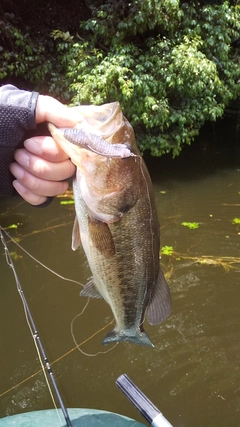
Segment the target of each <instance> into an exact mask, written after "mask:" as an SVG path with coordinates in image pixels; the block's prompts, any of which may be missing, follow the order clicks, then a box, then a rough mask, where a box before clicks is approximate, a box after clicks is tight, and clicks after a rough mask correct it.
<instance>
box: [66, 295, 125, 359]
mask: <svg viewBox="0 0 240 427" xmlns="http://www.w3.org/2000/svg"><path fill="white" fill-rule="evenodd" d="M88 304H89V298H88V300H87V302H86V304H85V306H84V307H83V309H82V311H81V313H78V314H77V315H76V316H75V317H74V318H73V320H72V322H71V334H72V339H73V341H74V344H75V345H76V347H75V348H77V349H78V351H80V353H82V354H83V355H84V356H91V357H95V356H98V355H99V354H106V353H108V352H109V351H112V350H113V349H114V348H115V347H116V346H117V345H118V344H119V343H118V342H117V343H116V344H115V345H114V346H113V347H111V348H109V349H108V350H105V351H98V352H97V353H95V354H91V353H86V352H85V351H83V350H82V349H81V348H80V346H81V345H83V344H84V343H85V342H87V341H89V340H90V339H91V338H93V337H95V335H97V334H99V332H101V331H103V330H104V329H106V327H107V326H109V325H111V323H113V320H112V321H111V322H109V323H108V324H107V325H105V326H104V327H103V328H102V329H99V330H98V331H97V332H95V333H94V334H92V336H91V337H90V338H89V339H88V340H87V341H85V342H83V343H81V344H78V343H77V341H76V338H75V335H74V332H73V324H74V322H75V320H76V319H77V318H78V317H79V316H81V315H82V314H83V313H84V311H85V310H86V308H87V306H88Z"/></svg>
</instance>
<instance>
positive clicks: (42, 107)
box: [36, 95, 83, 127]
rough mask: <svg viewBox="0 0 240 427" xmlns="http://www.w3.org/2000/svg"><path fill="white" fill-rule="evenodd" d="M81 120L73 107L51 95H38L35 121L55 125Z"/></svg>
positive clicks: (72, 123)
mask: <svg viewBox="0 0 240 427" xmlns="http://www.w3.org/2000/svg"><path fill="white" fill-rule="evenodd" d="M82 120H83V116H82V115H81V114H80V113H78V112H77V111H76V110H75V109H71V108H69V107H66V105H63V104H62V103H61V102H59V101H57V100H56V99H55V98H52V97H51V96H45V95H39V97H38V101H37V106H36V123H42V122H50V123H53V124H54V125H55V126H69V127H71V126H74V125H76V124H77V123H79V122H81V121H82Z"/></svg>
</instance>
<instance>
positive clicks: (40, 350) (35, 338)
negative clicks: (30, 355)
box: [0, 226, 72, 427]
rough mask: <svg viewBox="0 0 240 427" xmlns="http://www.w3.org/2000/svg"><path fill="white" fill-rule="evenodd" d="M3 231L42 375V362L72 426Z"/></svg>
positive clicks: (7, 255) (0, 234) (1, 232)
mask: <svg viewBox="0 0 240 427" xmlns="http://www.w3.org/2000/svg"><path fill="white" fill-rule="evenodd" d="M3 231H4V232H5V233H6V231H5V230H4V229H3V228H2V227H1V226H0V238H1V241H2V244H3V248H4V252H5V257H6V262H7V264H8V265H9V267H10V268H11V269H12V272H13V275H14V278H15V282H16V286H17V290H18V292H19V295H20V297H21V300H22V303H23V307H24V312H25V316H26V320H27V324H28V327H29V330H30V333H31V335H32V338H33V341H34V343H35V346H36V348H37V354H38V357H39V361H40V364H41V366H42V368H43V372H44V375H45V374H46V373H45V370H44V366H43V363H44V364H45V367H46V370H47V372H48V374H49V377H50V379H51V382H52V385H53V388H54V391H55V394H56V396H57V399H58V402H59V404H60V407H61V409H62V413H63V415H64V418H65V421H66V423H67V427H72V424H71V421H70V419H69V415H68V412H67V409H66V407H65V405H64V403H63V400H62V397H61V395H60V392H59V389H58V386H57V383H56V381H55V377H54V375H53V371H52V368H51V366H50V363H49V361H48V359H47V356H46V353H45V350H44V348H43V345H42V342H41V340H40V337H39V334H38V331H37V329H36V326H35V323H34V320H33V317H32V314H31V311H30V309H29V306H28V303H27V300H26V298H25V295H24V292H23V289H22V286H21V284H20V281H19V279H18V276H17V272H16V270H15V267H14V264H13V260H12V257H11V255H10V252H9V250H8V247H7V244H6V241H5V239H4V236H3ZM6 235H8V233H6ZM45 378H46V377H45ZM47 385H48V388H49V389H50V384H49V382H48V381H47ZM50 395H51V397H53V396H52V392H50ZM53 403H54V406H55V407H56V404H55V400H54V399H53ZM60 422H61V419H60Z"/></svg>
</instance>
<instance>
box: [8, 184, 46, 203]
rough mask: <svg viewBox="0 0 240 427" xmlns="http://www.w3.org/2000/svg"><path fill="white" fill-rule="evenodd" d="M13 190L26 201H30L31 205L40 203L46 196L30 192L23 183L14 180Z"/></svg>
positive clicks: (43, 201)
mask: <svg viewBox="0 0 240 427" xmlns="http://www.w3.org/2000/svg"><path fill="white" fill-rule="evenodd" d="M12 185H13V187H14V188H15V190H16V191H17V192H18V194H19V195H20V196H21V197H22V198H23V199H24V200H26V202H28V203H30V204H31V205H34V206H37V205H41V204H42V203H45V202H46V201H47V197H45V196H39V195H37V194H34V193H32V192H31V191H30V190H28V189H27V188H26V187H24V185H22V184H21V183H20V182H19V181H17V180H14V181H13V183H12Z"/></svg>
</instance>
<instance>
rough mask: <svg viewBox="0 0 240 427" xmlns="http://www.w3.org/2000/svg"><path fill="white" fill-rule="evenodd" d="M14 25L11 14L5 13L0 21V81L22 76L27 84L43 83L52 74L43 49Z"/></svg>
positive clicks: (13, 18)
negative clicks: (8, 77) (9, 77)
mask: <svg viewBox="0 0 240 427" xmlns="http://www.w3.org/2000/svg"><path fill="white" fill-rule="evenodd" d="M16 25H17V23H16V18H15V16H14V15H13V14H8V13H6V14H5V15H4V19H3V20H0V38H1V41H0V52H1V63H0V79H3V78H5V77H7V76H9V75H11V76H15V77H19V76H24V78H25V79H26V80H28V81H29V82H33V81H34V82H43V81H44V80H45V78H46V75H47V74H48V73H51V72H52V65H51V61H50V60H48V61H46V52H45V47H44V45H43V44H41V43H40V44H37V43H35V42H34V41H33V40H32V39H31V37H30V36H29V34H28V32H26V33H23V32H22V31H21V30H20V29H19V28H18V27H17V26H16Z"/></svg>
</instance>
